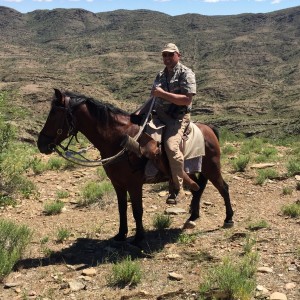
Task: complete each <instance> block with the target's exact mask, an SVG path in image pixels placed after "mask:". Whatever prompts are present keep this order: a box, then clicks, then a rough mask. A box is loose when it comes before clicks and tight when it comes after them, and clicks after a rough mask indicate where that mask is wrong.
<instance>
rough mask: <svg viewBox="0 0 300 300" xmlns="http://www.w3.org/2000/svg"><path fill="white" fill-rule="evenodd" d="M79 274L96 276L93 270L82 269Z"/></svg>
mask: <svg viewBox="0 0 300 300" xmlns="http://www.w3.org/2000/svg"><path fill="white" fill-rule="evenodd" d="M81 274H82V275H84V276H95V275H96V274H97V270H96V269H94V268H89V269H84V270H83V271H82V273H81Z"/></svg>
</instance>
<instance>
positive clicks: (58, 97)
mask: <svg viewBox="0 0 300 300" xmlns="http://www.w3.org/2000/svg"><path fill="white" fill-rule="evenodd" d="M54 92H55V98H56V99H57V100H58V101H60V102H62V99H63V94H62V93H61V91H60V90H58V89H54Z"/></svg>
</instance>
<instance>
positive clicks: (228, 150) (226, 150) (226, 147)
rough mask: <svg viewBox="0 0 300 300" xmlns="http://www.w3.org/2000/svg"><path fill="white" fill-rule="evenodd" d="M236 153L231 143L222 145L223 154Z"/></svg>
mask: <svg viewBox="0 0 300 300" xmlns="http://www.w3.org/2000/svg"><path fill="white" fill-rule="evenodd" d="M234 153H236V148H235V147H233V145H231V144H226V145H224V146H223V147H222V154H223V155H232V154H234Z"/></svg>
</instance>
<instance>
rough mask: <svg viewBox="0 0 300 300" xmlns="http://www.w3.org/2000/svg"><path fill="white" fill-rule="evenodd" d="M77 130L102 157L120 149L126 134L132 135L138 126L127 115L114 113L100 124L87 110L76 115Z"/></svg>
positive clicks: (111, 154) (113, 153)
mask: <svg viewBox="0 0 300 300" xmlns="http://www.w3.org/2000/svg"><path fill="white" fill-rule="evenodd" d="M76 120H77V128H78V130H79V131H80V132H81V133H82V134H83V135H84V136H86V138H87V139H88V140H89V141H90V142H91V143H92V144H93V145H94V146H95V147H96V148H97V149H98V150H99V151H100V153H101V156H102V157H103V158H105V157H109V156H113V155H115V154H116V153H118V152H119V151H121V150H122V147H121V146H120V145H121V143H122V141H123V139H124V137H125V136H126V135H127V134H128V135H131V136H134V135H135V134H136V133H137V131H138V127H137V126H135V125H133V124H132V123H131V122H130V117H129V116H124V115H116V116H115V117H114V118H111V119H110V120H108V122H107V124H105V125H100V124H99V122H97V120H96V119H95V118H94V117H93V116H91V115H90V114H89V113H87V111H85V113H82V112H78V113H77V116H76Z"/></svg>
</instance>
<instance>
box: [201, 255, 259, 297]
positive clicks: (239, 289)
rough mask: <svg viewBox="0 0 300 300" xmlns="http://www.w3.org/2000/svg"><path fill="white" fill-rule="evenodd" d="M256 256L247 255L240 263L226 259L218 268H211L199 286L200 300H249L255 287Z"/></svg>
mask: <svg viewBox="0 0 300 300" xmlns="http://www.w3.org/2000/svg"><path fill="white" fill-rule="evenodd" d="M257 259H258V258H257V254H256V253H249V254H248V255H246V256H245V257H244V258H243V259H242V260H241V261H238V262H236V261H234V260H233V259H230V258H226V259H225V260H224V261H223V263H222V264H221V265H220V266H217V267H215V268H212V269H211V270H210V271H209V273H208V275H207V277H206V279H205V282H204V283H202V284H201V285H200V290H199V292H200V299H203V300H204V299H215V298H218V297H217V296H216V295H215V294H214V292H216V291H217V292H218V293H220V294H222V295H223V296H224V297H222V298H224V299H240V300H249V299H251V298H252V296H253V293H254V291H255V287H256V278H255V272H256V266H257Z"/></svg>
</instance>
